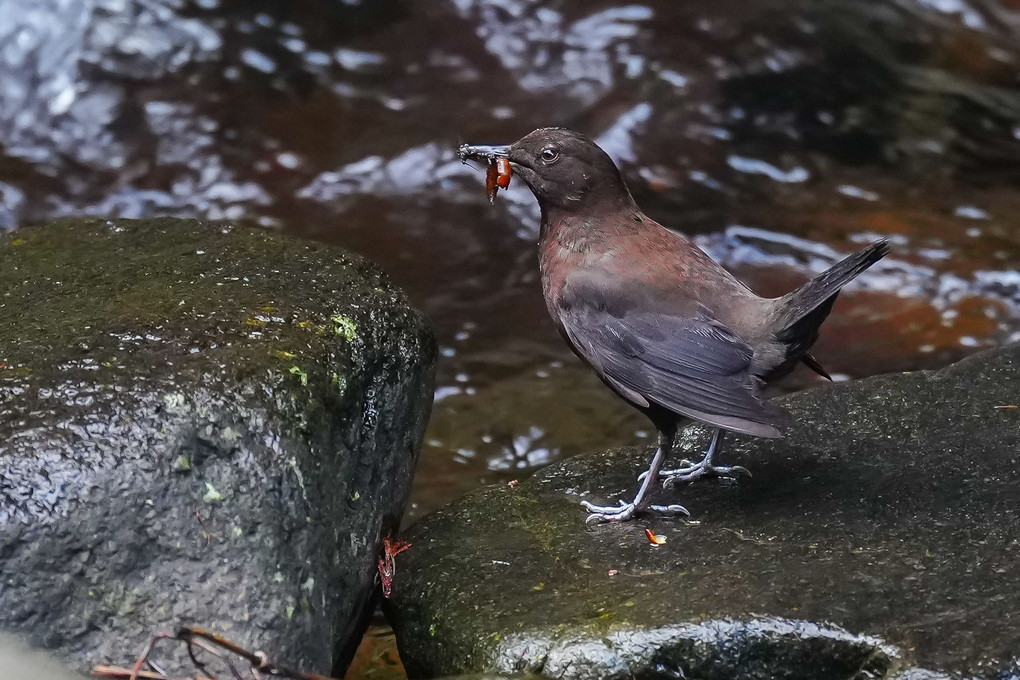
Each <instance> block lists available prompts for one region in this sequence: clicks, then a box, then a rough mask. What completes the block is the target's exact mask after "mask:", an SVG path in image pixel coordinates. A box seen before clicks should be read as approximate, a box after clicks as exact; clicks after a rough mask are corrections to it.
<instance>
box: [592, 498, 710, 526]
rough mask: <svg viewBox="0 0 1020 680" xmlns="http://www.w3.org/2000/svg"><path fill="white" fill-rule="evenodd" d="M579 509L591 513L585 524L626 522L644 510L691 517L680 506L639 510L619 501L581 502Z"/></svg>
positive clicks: (652, 507) (662, 506)
mask: <svg viewBox="0 0 1020 680" xmlns="http://www.w3.org/2000/svg"><path fill="white" fill-rule="evenodd" d="M581 507H583V508H584V509H585V510H587V511H588V512H590V513H591V514H590V515H588V517H587V518H585V520H584V521H585V523H586V524H597V523H599V522H626V521H627V520H629V519H632V518H633V517H634V516H635V515H636V514H638V513H639V512H642V511H646V510H647V511H650V512H655V513H659V514H662V515H667V516H673V515H687V516H688V517H690V515H691V513H689V512H687V508H685V507H684V506H682V505H648V506H645V507H643V508H639V507H638V506H637V505H636V504H634V503H625V502H624V501H620V504H619V505H595V504H594V503H589V502H588V501H581Z"/></svg>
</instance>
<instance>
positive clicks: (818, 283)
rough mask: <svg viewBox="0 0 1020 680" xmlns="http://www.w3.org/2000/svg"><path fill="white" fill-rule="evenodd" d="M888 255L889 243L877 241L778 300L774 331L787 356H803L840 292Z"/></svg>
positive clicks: (774, 314) (884, 240) (816, 336)
mask: <svg viewBox="0 0 1020 680" xmlns="http://www.w3.org/2000/svg"><path fill="white" fill-rule="evenodd" d="M888 252H889V241H888V239H881V240H879V241H875V242H874V243H872V244H871V245H869V246H868V247H866V248H863V249H861V250H859V251H857V252H856V253H854V254H853V255H850V256H849V257H846V258H844V259H843V260H840V261H839V262H837V263H836V264H835V265H833V266H832V267H831V268H829V269H826V270H825V271H824V272H822V273H821V274H819V275H818V276H816V277H815V278H813V279H811V280H810V281H808V282H807V283H805V284H804V285H803V286H801V287H800V288H797V289H796V290H794V291H792V292H790V293H787V294H786V295H784V296H783V297H781V298H777V299H776V306H775V308H774V309H775V311H774V313H773V319H774V321H773V325H772V328H773V329H774V331H773V332H774V334H775V337H776V339H777V340H779V341H781V342H783V343H786V344H787V346H788V352H787V356H789V357H792V356H799V355H801V354H803V353H804V352H806V351H807V350H808V348H810V347H811V345H812V344H814V341H815V340H816V339H817V338H818V327H819V326H821V325H822V322H823V321H825V317H827V316H828V315H829V311H830V310H831V309H832V303H833V302H835V301H836V296H837V295H839V290H840V288H842V287H843V286H845V285H846V284H848V283H850V282H851V281H853V280H854V278H856V277H857V275H858V274H860V273H861V272H863V271H864V270H865V269H867V268H868V267H870V266H871V265H873V264H875V263H876V262H878V261H879V260H881V259H882V258H883V257H885V256H886V254H887V253H888Z"/></svg>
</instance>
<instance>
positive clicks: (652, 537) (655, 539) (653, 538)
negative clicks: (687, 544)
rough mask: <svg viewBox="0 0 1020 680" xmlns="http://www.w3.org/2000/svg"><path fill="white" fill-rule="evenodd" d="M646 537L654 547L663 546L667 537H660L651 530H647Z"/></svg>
mask: <svg viewBox="0 0 1020 680" xmlns="http://www.w3.org/2000/svg"><path fill="white" fill-rule="evenodd" d="M645 536H647V537H648V542H649V543H651V544H652V545H662V544H663V543H665V542H666V537H665V536H659V535H658V534H656V533H655V532H654V531H652V530H651V529H645Z"/></svg>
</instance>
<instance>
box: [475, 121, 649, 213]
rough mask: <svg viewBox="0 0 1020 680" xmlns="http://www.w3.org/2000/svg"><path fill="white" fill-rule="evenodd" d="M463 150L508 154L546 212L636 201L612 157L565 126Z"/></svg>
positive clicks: (493, 155)
mask: <svg viewBox="0 0 1020 680" xmlns="http://www.w3.org/2000/svg"><path fill="white" fill-rule="evenodd" d="M460 156H461V158H462V159H467V158H474V159H478V160H481V159H483V158H484V159H486V160H487V159H492V158H501V157H502V158H507V159H508V160H509V161H510V164H511V166H512V167H513V174H514V175H515V176H517V177H520V178H521V179H522V180H524V183H525V184H527V185H528V187H529V188H530V189H531V192H532V193H533V194H535V198H537V199H538V203H539V205H540V206H541V207H542V211H543V213H548V212H550V211H553V210H568V211H571V210H578V209H581V208H583V207H587V206H594V205H595V204H601V203H603V202H612V203H615V204H620V205H633V202H634V200H633V199H632V198H631V195H630V191H628V189H627V185H626V184H624V181H623V176H622V175H621V174H620V171H619V169H618V168H617V167H616V164H615V163H613V159H611V158H610V157H609V155H608V154H607V153H606V152H605V151H603V150H602V149H601V148H599V146H598V144H596V143H595V142H594V141H592V140H591V139H589V138H588V137H586V136H584V135H582V134H580V133H578V132H574V131H573V130H568V129H567V128H539V129H538V130H535V131H534V132H531V133H529V134H527V135H525V136H524V137H522V138H521V139H519V140H517V141H516V142H514V143H513V144H511V145H509V146H470V145H464V146H462V147H461V149H460Z"/></svg>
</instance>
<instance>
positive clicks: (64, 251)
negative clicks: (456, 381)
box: [0, 220, 435, 673]
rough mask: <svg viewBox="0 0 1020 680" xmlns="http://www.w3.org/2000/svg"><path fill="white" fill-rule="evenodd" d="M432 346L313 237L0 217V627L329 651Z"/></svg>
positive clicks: (418, 424)
mask: <svg viewBox="0 0 1020 680" xmlns="http://www.w3.org/2000/svg"><path fill="white" fill-rule="evenodd" d="M434 361H435V346H434V339H433V336H432V332H431V330H430V328H429V326H428V325H427V323H426V322H425V320H424V318H423V317H422V316H421V315H420V314H419V313H417V312H416V311H414V310H413V309H412V308H411V307H410V306H409V305H408V303H407V301H406V299H405V297H404V296H403V294H402V293H401V292H400V291H399V290H397V289H396V288H395V287H394V286H393V285H392V284H391V283H390V282H389V281H388V279H387V278H386V277H385V276H384V275H383V274H382V273H381V271H380V270H379V269H378V268H377V267H376V266H375V265H373V264H371V263H369V262H367V261H365V260H363V259H361V258H359V257H356V256H353V255H350V254H348V253H346V252H345V251H341V250H338V249H335V248H331V247H328V246H323V245H319V244H309V243H306V242H302V241H297V240H294V239H289V238H286V237H282V236H279V235H276V234H272V233H268V232H266V231H264V230H261V229H253V228H248V227H241V226H234V225H229V224H203V223H198V222H194V221H187V220H149V221H137V222H135V221H126V220H120V221H105V220H88V221H67V222H60V223H55V224H51V225H46V226H42V227H38V228H33V229H29V230H22V231H19V232H15V233H14V234H10V235H7V236H5V237H3V238H0V469H2V472H3V474H2V475H0V574H2V579H0V629H2V630H4V631H7V632H9V633H14V634H18V635H21V636H23V637H25V638H27V639H29V640H30V641H32V642H33V643H34V644H36V645H39V646H42V647H45V648H49V649H50V650H53V651H55V652H56V653H57V654H58V655H59V656H60V657H61V658H63V659H64V660H66V661H68V662H70V664H71V665H72V666H73V667H75V668H78V669H85V668H88V667H90V666H91V665H93V664H96V663H110V662H113V663H118V662H122V661H127V660H129V659H133V658H134V656H135V655H136V654H137V653H138V652H139V650H140V649H141V648H142V646H143V645H144V643H145V642H146V641H147V640H148V639H149V638H150V637H151V636H152V635H153V634H154V633H155V632H157V631H160V630H171V631H172V630H174V628H175V626H177V625H180V624H188V625H198V626H200V627H203V628H208V629H211V630H214V631H216V632H218V633H221V634H222V635H224V636H226V637H227V638H229V639H232V640H234V641H236V642H239V643H240V644H242V645H244V646H246V647H248V648H250V649H261V650H264V651H265V652H267V653H268V654H269V655H270V658H272V659H274V660H279V661H281V662H283V661H284V660H286V664H287V665H290V666H295V667H301V668H304V669H306V670H311V671H316V672H320V673H327V672H329V671H330V669H331V667H334V668H338V669H339V670H338V672H340V673H342V671H343V668H344V667H345V666H346V662H347V660H348V657H349V655H350V654H352V653H353V647H352V645H356V644H357V642H358V640H359V639H360V635H361V632H362V630H363V626H364V624H365V622H366V618H365V617H366V616H367V615H368V613H370V610H369V609H368V608H367V606H368V604H369V603H370V600H371V599H372V596H373V593H374V592H375V576H376V574H375V572H376V559H377V556H378V552H379V545H380V541H381V539H382V538H383V537H384V536H385V535H386V534H388V533H389V532H391V531H393V530H394V529H395V527H396V526H397V523H398V521H399V518H400V515H401V513H402V511H403V506H404V503H405V501H406V499H407V494H408V492H409V489H410V481H411V476H412V473H413V469H414V465H415V459H416V456H417V452H418V447H419V445H420V443H421V437H422V434H423V431H424V428H425V425H426V421H427V418H428V413H429V409H430V405H431V401H432V390H433V385H432V379H433V378H432V376H433V370H434ZM161 654H162V652H161ZM164 661H165V658H164ZM165 665H170V664H168V663H167V664H165Z"/></svg>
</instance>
